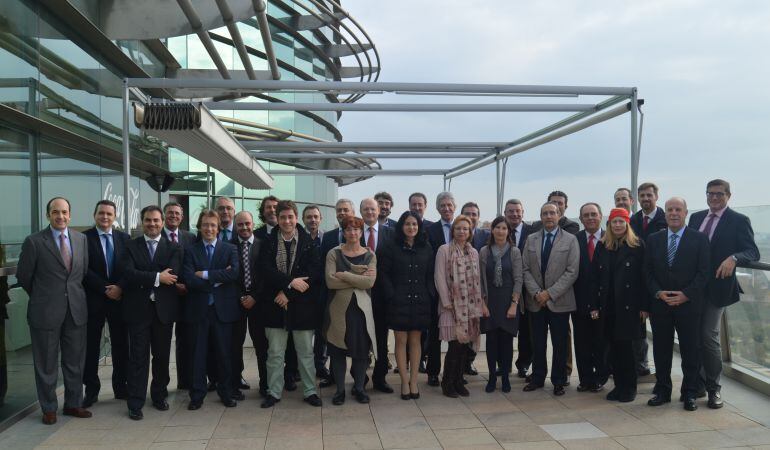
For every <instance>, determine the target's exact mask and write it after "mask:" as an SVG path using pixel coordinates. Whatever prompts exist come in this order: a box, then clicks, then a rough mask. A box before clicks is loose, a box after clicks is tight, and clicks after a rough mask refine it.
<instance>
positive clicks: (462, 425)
mask: <svg viewBox="0 0 770 450" xmlns="http://www.w3.org/2000/svg"><path fill="white" fill-rule="evenodd" d="M249 354H251V353H250V352H249ZM251 355H253V354H251ZM484 361H485V359H484V354H483V353H482V354H480V355H479V358H478V359H477V367H479V368H480V369H485V366H486V364H485V363H484ZM255 366H256V363H255V361H254V359H253V356H252V358H251V359H249V360H248V361H247V370H246V374H247V377H248V381H250V382H251V383H252V385H256V381H257V380H256V369H255ZM109 370H110V368H109V366H105V367H103V368H102V379H103V380H108V379H109ZM388 377H389V378H388V381H389V382H390V383H391V384H392V385H393V386H394V388H396V389H397V390H398V388H399V381H398V380H399V379H398V376H397V375H395V374H390V375H389V376H388ZM422 377H423V379H422V382H421V385H420V390H421V398H420V399H419V400H409V401H403V400H401V399H400V397H399V396H398V395H397V394H392V395H385V394H380V393H370V394H371V399H372V402H371V403H370V404H369V405H360V404H357V403H356V402H355V401H354V400H353V399H351V398H349V399H348V402H347V403H346V404H345V405H343V406H333V405H332V404H331V395H332V393H333V390H330V389H326V390H324V391H323V392H322V397H323V400H324V407H323V408H312V407H310V406H308V405H306V404H305V403H303V402H302V401H301V394H300V393H299V392H296V391H295V392H292V393H287V394H286V395H284V399H283V400H282V401H281V403H279V404H278V405H277V406H276V407H275V408H273V409H269V410H264V409H260V408H259V399H258V394H257V392H256V391H255V390H254V389H252V390H249V391H246V397H247V399H246V401H244V402H240V403H239V405H238V407H236V408H224V407H223V406H222V404H221V403H219V402H218V401H217V400H216V396H213V397H209V398H208V401H206V402H205V403H204V406H203V408H201V409H200V410H198V411H188V410H187V409H186V406H187V401H188V397H187V394H186V393H183V392H176V391H173V390H172V392H171V397H170V398H169V403H170V404H171V409H170V410H169V411H166V412H159V411H156V410H154V409H153V408H152V407H151V406H149V405H148V406H147V407H145V409H144V414H145V418H144V420H142V421H139V422H134V421H132V420H129V419H128V417H127V411H126V406H125V403H124V402H121V401H117V400H114V399H112V398H111V397H112V396H111V394H110V393H109V392H103V395H102V396H101V398H100V401H99V403H97V404H96V405H95V406H94V407H93V408H92V409H91V410H92V411H93V413H94V417H93V418H91V419H71V418H66V417H61V416H60V417H59V423H58V424H56V425H54V426H45V425H42V424H41V423H40V414H39V413H38V412H35V413H32V414H31V415H29V416H28V417H26V418H24V419H23V420H21V421H20V422H19V423H17V424H15V425H14V426H13V427H11V428H9V429H8V430H6V431H5V432H3V433H2V434H0V448H2V449H14V450H22V449H28V448H73V449H91V448H104V449H148V448H150V449H197V448H200V449H203V448H212V449H238V450H244V449H251V448H259V449H268V448H269V449H272V448H280V449H292V448H296V449H302V450H306V449H316V448H318V449H320V448H327V449H348V448H349V449H381V448H442V447H443V448H469V449H485V448H494V449H500V448H506V449H519V448H521V449H561V448H568V449H571V448H576V449H604V448H608V449H609V448H618V449H621V448H630V449H637V448H638V449H654V450H663V449H669V448H672V449H673V448H707V447H709V448H717V447H741V448H751V447H754V448H766V449H770V428H768V425H770V399H769V398H768V397H766V396H764V395H762V394H758V393H756V392H754V391H751V390H750V389H748V388H746V387H744V386H742V385H739V384H737V383H734V382H732V381H730V380H725V381H724V386H723V393H724V396H725V398H726V399H727V403H728V404H727V406H726V407H725V408H723V409H721V410H716V411H714V410H710V409H708V408H706V406H705V401H701V402H700V406H701V408H700V409H699V410H698V411H696V412H687V411H684V410H683V409H682V408H681V405H680V404H679V403H677V402H673V403H671V404H668V405H665V406H662V407H659V408H651V407H648V406H647V405H646V402H647V399H648V398H650V395H649V394H648V393H649V391H650V389H651V387H652V384H651V381H652V379H651V378H648V379H646V380H643V381H645V382H644V383H641V384H640V385H639V392H640V395H639V396H638V397H637V399H636V401H635V402H633V403H629V404H622V405H621V404H618V403H611V402H608V401H606V400H605V399H604V393H600V394H591V393H577V392H576V391H575V385H576V384H577V380H576V379H575V378H574V377H573V378H572V386H571V387H570V388H568V389H567V394H566V395H564V396H562V397H554V396H553V395H552V394H551V390H550V389H549V386H547V387H546V389H543V390H539V391H536V392H522V390H521V388H522V386H523V384H524V383H523V381H522V380H520V379H518V378H515V379H512V381H513V390H512V391H511V392H510V393H509V394H503V393H501V392H500V391H499V390H498V391H496V392H494V393H492V394H487V393H485V392H484V385H485V382H486V381H485V379H486V374H485V373H482V375H481V376H478V377H468V378H469V380H470V384H469V389H470V391H471V396H470V397H468V398H464V399H449V398H446V397H443V396H442V395H441V391H440V389H439V388H432V387H429V386H427V385H425V384H424V376H422ZM172 379H174V377H173V376H172ZM105 384H109V382H107V383H105ZM610 384H611V383H610ZM348 387H349V386H348ZM605 392H606V391H605Z"/></svg>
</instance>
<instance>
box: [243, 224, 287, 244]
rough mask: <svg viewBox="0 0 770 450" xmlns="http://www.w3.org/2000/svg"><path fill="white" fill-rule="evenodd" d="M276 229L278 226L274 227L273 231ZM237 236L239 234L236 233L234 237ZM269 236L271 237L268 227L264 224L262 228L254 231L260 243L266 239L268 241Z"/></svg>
mask: <svg viewBox="0 0 770 450" xmlns="http://www.w3.org/2000/svg"><path fill="white" fill-rule="evenodd" d="M276 227H278V225H276V226H274V227H273V229H275V228H276ZM235 234H237V233H234V235H233V237H235ZM267 236H269V233H268V232H267V225H264V224H263V225H262V226H261V227H259V228H257V229H256V230H254V238H255V239H259V240H260V241H264V240H265V239H267Z"/></svg>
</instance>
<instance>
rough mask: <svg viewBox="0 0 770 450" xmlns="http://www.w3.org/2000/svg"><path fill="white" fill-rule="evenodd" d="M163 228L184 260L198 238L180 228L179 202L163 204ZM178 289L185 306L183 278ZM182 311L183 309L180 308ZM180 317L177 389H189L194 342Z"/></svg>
mask: <svg viewBox="0 0 770 450" xmlns="http://www.w3.org/2000/svg"><path fill="white" fill-rule="evenodd" d="M163 220H164V225H163V230H161V236H162V237H163V239H166V240H168V241H169V242H172V243H174V244H179V247H180V248H181V249H182V260H184V249H185V248H186V247H187V246H188V245H192V244H193V243H195V241H196V240H197V238H196V236H195V235H194V234H193V233H190V232H189V231H187V230H183V229H181V228H179V226H180V224H181V223H182V221H183V220H184V208H182V205H181V204H180V203H179V202H176V201H170V202H168V203H166V204H165V205H163ZM176 290H177V294H178V295H179V304H180V308H184V305H185V304H186V303H187V302H186V295H187V286H185V285H184V283H183V282H182V279H181V278H178V279H177V282H176ZM180 311H181V310H180ZM179 317H180V319H179V320H177V322H176V325H175V326H174V337H175V338H176V343H175V352H176V387H177V389H184V390H189V389H190V387H191V386H192V381H191V377H192V343H189V342H187V339H188V337H189V332H188V330H187V323H186V322H185V321H184V320H182V317H184V315H183V314H182V313H181V312H180V314H179Z"/></svg>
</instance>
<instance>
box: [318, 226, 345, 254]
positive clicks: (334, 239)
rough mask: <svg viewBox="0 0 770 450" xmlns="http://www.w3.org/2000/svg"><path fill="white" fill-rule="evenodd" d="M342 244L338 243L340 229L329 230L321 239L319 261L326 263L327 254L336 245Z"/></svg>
mask: <svg viewBox="0 0 770 450" xmlns="http://www.w3.org/2000/svg"><path fill="white" fill-rule="evenodd" d="M344 240H345V238H344V237H343V238H342V241H344ZM341 243H342V242H340V229H339V228H334V229H332V230H329V231H327V232H325V233H324V234H323V237H322V238H321V252H320V255H321V260H322V261H326V254H327V253H329V251H330V250H331V249H333V248H335V247H337V246H338V245H340V244H341Z"/></svg>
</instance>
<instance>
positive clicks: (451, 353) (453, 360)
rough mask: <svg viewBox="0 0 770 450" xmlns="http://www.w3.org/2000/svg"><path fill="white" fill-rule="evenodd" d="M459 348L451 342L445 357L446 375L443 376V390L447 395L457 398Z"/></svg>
mask: <svg viewBox="0 0 770 450" xmlns="http://www.w3.org/2000/svg"><path fill="white" fill-rule="evenodd" d="M458 367H459V362H458V361H457V348H456V347H455V346H454V345H452V342H450V343H449V349H448V350H447V352H446V356H445V357H444V376H443V377H442V378H441V392H442V393H443V394H444V395H446V396H447V397H451V398H457V397H458V395H457V390H456V389H455V382H456V378H457V373H458Z"/></svg>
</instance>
